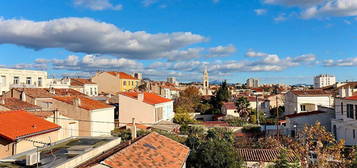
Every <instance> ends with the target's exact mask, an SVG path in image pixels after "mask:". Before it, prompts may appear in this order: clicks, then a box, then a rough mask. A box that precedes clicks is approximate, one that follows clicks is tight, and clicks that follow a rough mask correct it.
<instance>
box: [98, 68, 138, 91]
mask: <svg viewBox="0 0 357 168" xmlns="http://www.w3.org/2000/svg"><path fill="white" fill-rule="evenodd" d="M91 81H92V82H94V83H96V84H98V87H99V88H98V89H99V93H111V94H116V93H119V92H125V91H129V90H133V89H135V88H136V87H138V86H139V85H140V80H139V79H137V78H135V77H133V76H131V75H129V74H127V73H124V72H98V73H96V74H95V76H93V77H92V79H91Z"/></svg>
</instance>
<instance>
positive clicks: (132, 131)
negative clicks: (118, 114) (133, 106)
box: [131, 118, 137, 140]
mask: <svg viewBox="0 0 357 168" xmlns="http://www.w3.org/2000/svg"><path fill="white" fill-rule="evenodd" d="M136 137H137V134H136V124H135V118H133V122H132V126H131V139H132V140H134V139H136Z"/></svg>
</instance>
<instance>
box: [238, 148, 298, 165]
mask: <svg viewBox="0 0 357 168" xmlns="http://www.w3.org/2000/svg"><path fill="white" fill-rule="evenodd" d="M238 155H239V156H240V157H241V158H242V159H243V161H251V162H274V161H275V160H276V159H278V157H279V155H280V151H279V150H275V149H238ZM288 160H289V161H291V162H293V161H294V157H293V156H292V154H288Z"/></svg>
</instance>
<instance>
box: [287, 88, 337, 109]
mask: <svg viewBox="0 0 357 168" xmlns="http://www.w3.org/2000/svg"><path fill="white" fill-rule="evenodd" d="M333 104H334V98H333V97H332V94H331V93H327V92H325V91H323V90H293V91H289V92H288V93H286V95H285V115H289V114H297V113H302V112H311V111H316V110H317V109H318V106H323V107H333Z"/></svg>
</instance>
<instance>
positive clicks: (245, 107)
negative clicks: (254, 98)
mask: <svg viewBox="0 0 357 168" xmlns="http://www.w3.org/2000/svg"><path fill="white" fill-rule="evenodd" d="M236 106H237V110H238V113H239V115H240V116H242V117H248V116H249V114H250V109H249V106H250V104H249V101H248V99H247V98H246V97H239V98H238V99H237V100H236Z"/></svg>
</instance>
